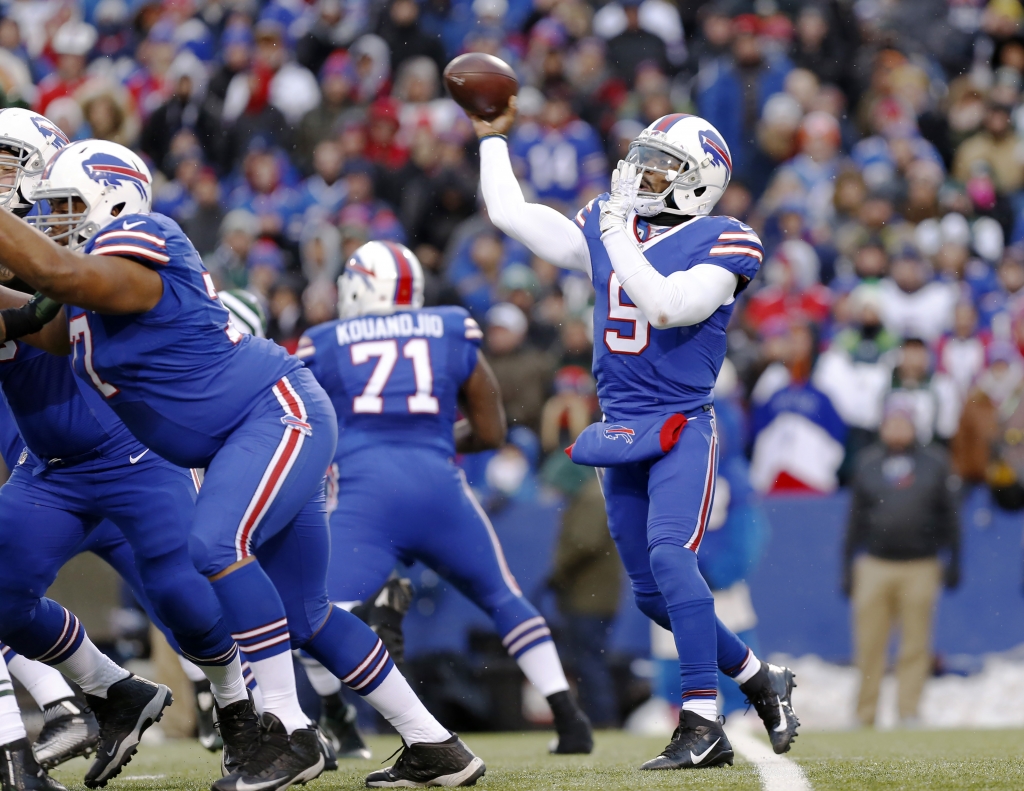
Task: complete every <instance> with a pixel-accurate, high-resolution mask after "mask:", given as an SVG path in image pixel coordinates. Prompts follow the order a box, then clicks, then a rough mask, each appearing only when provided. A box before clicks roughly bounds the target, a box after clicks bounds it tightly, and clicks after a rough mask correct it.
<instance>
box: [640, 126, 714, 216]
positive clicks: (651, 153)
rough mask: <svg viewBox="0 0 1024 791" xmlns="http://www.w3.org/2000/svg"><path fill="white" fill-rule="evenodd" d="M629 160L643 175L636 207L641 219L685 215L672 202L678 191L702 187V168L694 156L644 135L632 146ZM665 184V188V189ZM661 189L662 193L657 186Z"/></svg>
mask: <svg viewBox="0 0 1024 791" xmlns="http://www.w3.org/2000/svg"><path fill="white" fill-rule="evenodd" d="M626 161H627V162H629V163H630V164H631V165H635V166H636V167H637V169H638V170H639V171H640V172H641V174H642V178H641V182H640V191H639V192H638V193H637V197H636V203H635V204H634V206H633V208H634V209H635V210H636V213H637V214H639V215H640V216H641V217H653V216H654V215H656V214H660V213H662V212H667V213H669V214H683V212H681V211H679V210H678V209H676V208H674V207H673V206H672V204H671V202H670V201H669V198H670V197H671V195H672V193H673V192H674V191H675V190H676V189H684V190H687V191H689V190H693V189H696V188H698V187H700V183H701V176H700V167H699V164H698V162H697V160H695V159H694V158H693V157H692V156H690V155H689V154H687V153H686V152H685V151H682V150H681V149H678V148H676V147H675V146H671V145H669V144H668V143H665V142H663V141H661V140H658V139H657V138H655V137H653V136H651V135H649V134H641V135H640V137H638V138H637V139H636V140H634V141H633V142H632V144H631V145H630V146H629V153H628V154H626ZM662 185H664V186H662ZM659 186H660V187H661V189H660V190H658V189H657V187H659Z"/></svg>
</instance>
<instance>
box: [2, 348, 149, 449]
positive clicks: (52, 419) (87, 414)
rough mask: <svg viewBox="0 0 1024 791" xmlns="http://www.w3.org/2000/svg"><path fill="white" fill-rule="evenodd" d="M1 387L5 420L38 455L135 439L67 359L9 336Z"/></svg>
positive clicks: (126, 444)
mask: <svg viewBox="0 0 1024 791" xmlns="http://www.w3.org/2000/svg"><path fill="white" fill-rule="evenodd" d="M0 388H2V389H3V395H4V400H5V401H6V403H7V406H8V407H9V409H10V412H11V415H12V416H13V418H14V419H13V420H10V419H9V418H8V419H5V420H4V421H3V422H4V423H5V424H8V423H10V424H12V427H11V430H12V431H13V432H14V433H15V434H20V435H21V437H22V438H23V440H24V445H27V446H28V449H29V450H30V451H31V452H32V454H33V455H34V456H35V457H36V458H37V459H40V460H42V461H47V460H49V459H71V458H74V457H76V456H82V455H83V454H89V453H96V452H97V451H98V452H100V453H103V454H104V455H106V454H107V453H112V452H114V451H115V450H116V449H117V448H119V447H124V448H128V447H129V446H133V445H135V444H137V440H136V439H135V438H134V437H133V436H132V435H131V433H130V432H129V431H128V429H127V428H125V426H124V424H123V423H122V422H121V421H120V420H118V418H117V415H115V414H114V413H113V412H112V411H111V410H110V408H109V407H108V406H107V405H106V404H104V403H103V399H102V398H101V397H100V396H99V395H97V394H96V393H95V392H94V391H93V390H92V388H90V387H88V386H87V385H85V384H84V383H83V382H82V381H81V380H79V378H78V377H77V376H75V372H74V371H73V370H72V369H71V366H70V365H69V363H68V360H67V358H64V357H55V356H54V355H52V354H47V353H46V352H44V351H40V350H39V349H36V348H33V347H32V346H29V345H28V344H26V343H22V342H21V341H7V342H6V343H4V344H2V345H0ZM4 439H5V440H6V439H7V436H6V434H4ZM5 445H6V442H5ZM126 452H127V451H126ZM20 453H21V450H20V448H19V449H18V454H19V455H20ZM6 458H7V457H6V456H5V459H6ZM8 466H9V467H10V465H8ZM11 469H13V467H11Z"/></svg>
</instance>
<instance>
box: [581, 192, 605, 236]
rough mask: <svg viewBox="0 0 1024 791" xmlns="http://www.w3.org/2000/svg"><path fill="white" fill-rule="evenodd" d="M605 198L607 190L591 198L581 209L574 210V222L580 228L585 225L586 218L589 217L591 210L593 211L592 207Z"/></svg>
mask: <svg viewBox="0 0 1024 791" xmlns="http://www.w3.org/2000/svg"><path fill="white" fill-rule="evenodd" d="M607 199H608V193H607V192H606V193H604V194H603V195H598V196H597V197H596V198H594V199H593V200H591V201H590V203H588V204H587V205H586V206H584V207H583V208H582V209H580V210H579V211H578V212H576V216H575V217H574V218H573V222H574V223H576V224H577V225H578V226H579V227H580V228H584V227H586V224H587V220H588V219H589V218H590V214H591V212H593V211H594V208H595V207H596V206H597V204H598V203H599V202H601V201H604V200H607Z"/></svg>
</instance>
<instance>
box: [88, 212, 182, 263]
mask: <svg viewBox="0 0 1024 791" xmlns="http://www.w3.org/2000/svg"><path fill="white" fill-rule="evenodd" d="M86 252H88V253H93V254H96V255H117V256H125V257H126V258H140V259H142V260H144V261H146V262H152V263H158V264H166V263H167V262H168V261H169V260H170V258H169V257H168V255H167V237H166V233H165V231H164V229H163V228H162V227H161V226H160V224H159V223H158V222H157V221H156V220H155V219H154V218H152V217H150V216H148V215H145V214H129V215H127V216H125V217H118V218H117V219H116V220H115V221H114V222H112V223H110V225H108V226H107V227H106V228H104V229H103V230H102V231H100V232H99V233H98V234H96V235H95V236H94V237H93V238H92V239H90V240H89V249H87V250H86Z"/></svg>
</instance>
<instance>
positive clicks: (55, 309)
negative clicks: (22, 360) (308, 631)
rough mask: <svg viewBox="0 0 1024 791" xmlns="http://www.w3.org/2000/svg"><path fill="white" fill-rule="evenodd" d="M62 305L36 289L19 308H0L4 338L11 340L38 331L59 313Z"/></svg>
mask: <svg viewBox="0 0 1024 791" xmlns="http://www.w3.org/2000/svg"><path fill="white" fill-rule="evenodd" d="M62 307H63V305H61V304H60V303H59V302H54V301H53V300H52V299H50V298H49V297H44V296H43V295H42V294H40V293H39V292H38V291H37V292H36V293H35V294H34V295H33V297H32V299H30V300H29V301H28V302H26V303H25V304H24V305H22V306H21V307H20V308H5V309H4V310H0V318H2V319H3V321H4V330H5V332H4V338H5V340H9V341H12V340H15V339H16V338H21V337H24V336H25V335H32V334H33V333H36V332H39V330H41V329H42V328H43V327H45V326H46V325H47V324H49V323H50V322H51V321H52V320H53V319H54V317H56V315H57V314H58V313H60V311H61V308H62Z"/></svg>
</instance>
